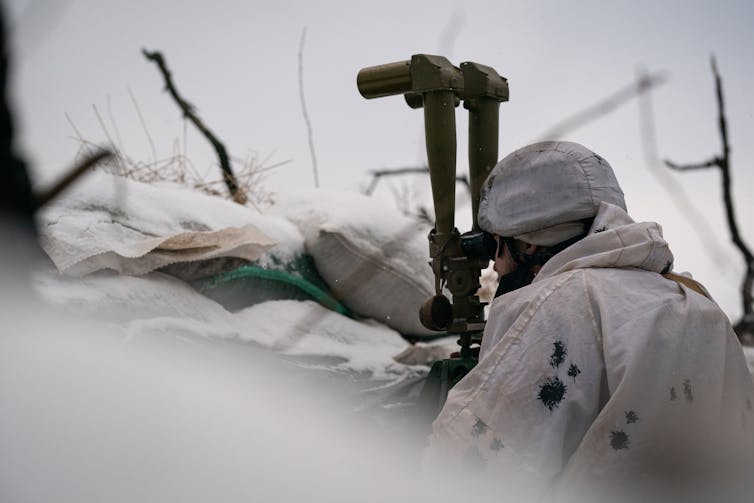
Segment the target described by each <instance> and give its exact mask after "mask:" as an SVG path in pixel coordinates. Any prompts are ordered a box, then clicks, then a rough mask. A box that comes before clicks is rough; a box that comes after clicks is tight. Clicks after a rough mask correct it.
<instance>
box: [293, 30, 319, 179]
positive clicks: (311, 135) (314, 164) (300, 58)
mask: <svg viewBox="0 0 754 503" xmlns="http://www.w3.org/2000/svg"><path fill="white" fill-rule="evenodd" d="M305 41H306V27H304V29H303V30H301V41H300V42H299V45H298V93H299V97H300V98H301V111H302V113H303V114H304V122H305V123H306V131H307V137H308V139H309V154H310V155H311V158H312V170H313V171H314V186H315V187H316V188H319V171H318V169H317V154H316V152H315V151H314V133H313V131H312V122H311V120H310V119H309V113H308V112H307V111H306V97H305V95H304V43H305Z"/></svg>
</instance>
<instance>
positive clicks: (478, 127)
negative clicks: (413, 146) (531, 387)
mask: <svg viewBox="0 0 754 503" xmlns="http://www.w3.org/2000/svg"><path fill="white" fill-rule="evenodd" d="M356 81H357V86H358V89H359V92H360V93H361V95H362V96H363V97H365V98H367V99H371V98H381V97H385V96H392V95H397V94H403V95H404V98H405V100H406V103H407V104H408V105H409V106H410V107H411V108H424V131H425V139H426V148H427V161H428V164H429V174H430V181H431V185H432V199H433V204H434V210H435V226H434V228H433V229H432V231H431V232H430V234H429V256H430V258H431V266H432V271H433V273H434V277H435V296H434V297H432V298H431V299H429V300H428V301H427V302H426V303H425V304H424V306H422V309H421V311H420V318H421V321H422V323H423V324H424V326H426V327H427V328H430V329H432V330H438V331H447V332H448V333H451V334H457V335H458V336H459V345H460V347H461V349H460V354H459V357H458V358H455V359H451V360H444V361H440V362H437V363H436V364H435V367H436V368H435V367H433V369H432V371H431V372H430V377H429V378H428V381H427V385H426V386H425V393H424V395H425V397H426V396H435V395H437V400H438V403H437V410H438V411H439V408H440V407H442V404H443V403H444V401H445V395H446V394H447V390H448V389H450V387H452V385H454V384H455V383H456V382H458V381H459V380H460V379H461V378H462V377H463V375H465V374H466V373H467V372H468V371H469V370H471V368H472V367H473V366H474V364H475V361H476V357H475V351H474V349H473V347H472V346H475V345H477V344H479V343H480V342H481V338H482V333H483V331H484V323H485V321H484V304H483V303H482V302H480V300H479V297H477V296H476V292H477V291H478V290H479V288H480V283H479V277H480V275H481V271H482V269H484V268H486V267H487V265H488V263H489V259H488V258H487V257H485V256H483V254H481V253H478V252H477V250H478V249H479V247H478V246H474V243H476V242H478V241H480V239H481V234H480V229H479V226H478V223H477V216H476V214H477V210H478V208H479V193H480V190H481V187H482V184H483V183H484V180H485V179H486V178H487V175H488V174H489V172H490V170H491V169H492V168H493V167H494V165H495V164H496V163H497V155H498V135H499V120H498V116H499V108H500V103H501V102H504V101H508V97H509V91H508V82H507V80H506V79H505V78H503V77H501V76H500V75H498V73H497V72H496V71H495V70H494V69H492V68H490V67H488V66H484V65H480V64H478V63H473V62H464V63H461V65H460V68H459V67H456V66H453V64H451V63H450V61H448V60H447V59H446V58H444V57H442V56H433V55H428V54H415V55H413V56H411V59H410V60H407V61H399V62H396V63H388V64H384V65H378V66H372V67H368V68H364V69H362V70H361V71H360V72H359V74H358V76H357V79H356ZM461 101H463V106H464V108H466V109H467V110H468V111H469V180H470V186H471V200H472V212H473V226H472V229H471V231H469V232H468V233H465V234H463V235H462V234H461V233H459V232H458V229H456V228H455V186H456V121H455V108H456V106H458V104H459V103H460V102H461ZM444 289H447V290H448V291H449V292H450V294H451V299H450V300H449V299H448V298H447V297H446V296H445V295H444V293H443V290H444ZM433 376H435V377H433ZM437 379H439V381H438V380H437ZM428 388H432V390H428ZM432 400H434V399H432Z"/></svg>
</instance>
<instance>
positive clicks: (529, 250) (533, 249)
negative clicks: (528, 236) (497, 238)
mask: <svg viewBox="0 0 754 503" xmlns="http://www.w3.org/2000/svg"><path fill="white" fill-rule="evenodd" d="M521 243H523V245H524V246H523V249H522V250H521V251H522V252H523V253H524V254H525V255H534V254H535V253H537V252H539V251H542V248H543V247H542V246H537V245H530V244H529V243H524V242H523V241H521Z"/></svg>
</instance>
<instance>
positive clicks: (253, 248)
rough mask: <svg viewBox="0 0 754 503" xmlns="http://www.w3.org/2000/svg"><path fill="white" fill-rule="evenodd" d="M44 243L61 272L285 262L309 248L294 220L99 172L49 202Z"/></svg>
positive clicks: (78, 273) (42, 223)
mask: <svg viewBox="0 0 754 503" xmlns="http://www.w3.org/2000/svg"><path fill="white" fill-rule="evenodd" d="M39 230H40V241H41V244H42V247H43V248H44V250H45V251H46V252H47V254H48V255H49V256H50V258H52V260H53V262H54V263H55V265H56V266H57V268H58V270H59V271H60V272H62V273H64V274H68V275H73V276H83V275H86V274H90V273H92V272H94V271H98V270H101V269H112V270H115V271H118V272H121V273H123V274H130V275H141V274H146V273H148V272H149V271H152V270H154V269H157V268H159V267H163V266H166V265H169V264H173V263H178V262H193V261H200V260H205V259H210V258H219V257H228V258H230V257H233V258H240V259H245V260H249V261H253V260H256V259H260V260H261V261H262V262H264V261H265V260H268V261H269V260H272V255H274V256H275V258H276V259H278V260H281V261H285V260H286V259H289V258H293V257H294V256H296V255H298V254H300V253H302V252H303V236H301V234H300V233H299V232H298V229H297V228H296V227H295V226H293V225H292V224H291V223H290V222H288V221H287V220H285V219H283V218H280V217H276V216H271V215H261V214H259V212H257V211H256V210H253V209H251V208H247V207H244V206H241V205H239V204H236V203H232V202H230V201H226V200H223V199H221V198H218V197H213V196H208V195H204V194H199V193H197V192H196V191H192V190H189V189H186V188H181V187H177V186H175V185H172V184H165V185H159V186H155V185H148V184H144V183H139V182H135V181H133V180H127V179H125V178H122V177H116V176H112V175H108V174H104V173H92V174H89V175H87V176H86V177H85V179H84V180H83V181H82V183H80V184H77V185H76V186H74V187H73V188H72V189H71V190H70V191H68V192H66V193H65V194H63V196H62V197H61V198H60V199H57V200H55V201H54V203H53V204H52V205H51V206H50V207H46V208H45V209H44V211H43V212H42V214H41V216H40V225H39Z"/></svg>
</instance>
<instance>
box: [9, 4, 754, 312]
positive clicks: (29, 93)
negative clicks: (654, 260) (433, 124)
mask: <svg viewBox="0 0 754 503" xmlns="http://www.w3.org/2000/svg"><path fill="white" fill-rule="evenodd" d="M5 3H6V11H7V18H8V19H7V22H8V24H9V25H10V27H11V30H10V31H11V37H12V42H11V46H12V50H13V53H12V56H13V63H14V66H13V71H14V74H13V79H14V88H13V93H12V99H13V101H14V108H15V111H16V112H17V119H18V122H19V124H20V138H19V144H20V147H21V148H22V150H23V152H24V154H25V156H26V157H27V159H29V160H30V161H31V163H32V166H33V173H34V175H35V178H36V180H38V181H39V180H42V181H46V180H49V179H51V178H52V177H54V176H55V175H57V174H60V173H61V172H62V171H63V169H64V168H65V167H66V166H68V165H70V163H71V162H72V160H73V158H74V156H75V154H76V152H77V150H78V143H77V141H75V140H73V139H72V138H71V137H72V136H74V131H73V129H72V127H71V125H70V124H69V123H68V121H67V119H66V114H68V116H69V117H70V118H71V120H72V121H73V122H74V123H75V125H76V126H77V128H78V129H79V130H80V131H81V133H82V135H83V136H84V137H85V138H86V139H87V140H90V141H93V142H96V143H101V144H107V141H108V140H107V136H106V134H105V132H104V131H103V128H102V126H100V124H99V123H98V121H97V117H96V115H95V113H94V110H93V106H96V107H97V108H98V109H99V110H100V113H101V115H102V117H103V119H104V121H105V123H106V127H107V128H108V130H109V132H110V136H111V137H113V138H114V139H115V141H117V142H118V143H120V147H121V148H122V149H123V150H124V151H125V152H126V153H127V154H128V155H129V156H130V157H132V158H134V159H139V160H144V161H149V160H150V159H151V158H152V153H151V148H150V145H149V141H148V140H147V137H146V135H145V134H144V132H143V129H142V126H141V124H140V121H139V118H138V115H137V113H136V111H135V109H134V106H133V104H132V102H131V98H130V96H129V90H130V92H131V93H133V95H134V96H135V98H136V100H137V102H138V105H139V107H140V109H141V112H142V114H143V116H144V120H145V122H146V125H147V128H148V130H149V133H150V135H151V137H152V139H153V141H154V144H155V146H156V150H157V155H158V157H167V156H169V155H170V154H171V152H172V149H173V144H174V142H175V140H176V139H178V140H180V141H183V131H184V124H183V120H182V119H181V116H180V113H179V112H178V110H177V108H176V106H175V104H174V103H173V102H172V101H171V99H170V98H169V96H168V95H167V94H165V93H163V83H162V79H161V77H160V75H159V74H158V73H157V71H156V69H155V67H154V65H152V64H150V63H148V62H147V61H146V60H145V59H144V57H143V56H142V55H141V52H140V50H141V49H142V48H147V49H151V50H160V51H163V53H164V54H165V56H166V58H167V62H168V64H169V66H170V68H171V70H172V72H173V75H174V78H175V80H176V84H177V86H178V89H179V91H180V92H181V93H183V94H184V95H185V97H186V98H187V99H188V100H189V101H190V102H192V103H193V104H195V105H196V107H197V109H198V112H199V114H200V116H201V117H202V118H203V119H204V121H205V122H206V123H207V125H208V126H209V127H210V128H211V129H212V130H213V131H215V132H216V133H217V135H218V136H220V137H221V138H222V139H223V140H224V141H225V143H226V145H227V147H228V148H229V150H230V151H231V152H232V153H233V154H235V155H238V156H241V157H245V156H247V155H250V154H253V155H257V156H258V157H259V158H260V159H265V158H266V159H268V161H267V163H268V164H272V163H275V162H280V161H285V160H288V159H291V162H290V163H288V164H285V165H283V166H281V167H279V168H276V169H275V170H273V171H272V172H271V174H270V176H269V177H268V179H267V180H266V182H265V185H266V188H267V189H268V190H273V191H280V190H285V189H287V188H289V187H296V188H307V187H312V186H313V184H314V182H313V175H312V169H311V160H310V156H309V149H308V143H307V132H306V127H305V123H304V120H303V117H302V113H301V105H300V102H299V88H298V48H299V40H300V37H301V32H302V29H303V28H304V27H307V37H306V44H305V49H304V74H303V76H304V83H305V93H306V99H307V104H308V111H309V115H310V117H311V121H312V125H313V129H314V143H315V147H316V154H317V158H318V163H319V171H320V181H321V186H323V187H326V188H338V189H354V190H358V189H359V188H361V187H363V186H365V185H366V184H367V183H368V182H369V180H370V176H369V174H368V172H369V171H370V170H374V169H380V168H391V167H399V166H406V165H418V164H423V163H424V162H425V154H424V145H423V119H422V114H421V111H419V110H412V109H410V108H408V107H407V106H406V105H405V103H404V102H403V100H402V99H401V98H399V97H392V98H383V99H380V100H369V101H368V100H365V99H363V98H362V97H361V96H360V95H359V94H358V92H357V89H356V85H355V80H356V74H357V72H358V70H359V69H360V68H362V67H365V66H371V65H375V64H381V63H387V62H392V61H398V60H404V59H408V58H410V56H411V55H412V54H417V53H430V54H441V55H444V56H446V57H448V58H449V59H450V60H451V61H452V62H454V63H455V64H459V63H460V62H462V61H476V62H479V63H482V64H486V65H489V66H492V67H494V68H495V69H497V71H498V72H499V73H500V74H501V75H503V76H505V77H507V78H508V79H509V83H510V89H511V100H510V102H509V103H505V104H503V105H502V106H501V119H500V120H501V132H500V153H501V156H502V155H504V154H506V153H508V152H510V151H512V150H514V149H516V148H518V147H521V146H523V145H526V144H527V143H530V142H532V141H535V140H538V139H542V136H543V134H545V133H546V132H547V131H548V130H549V128H550V127H551V126H553V125H554V124H556V123H557V122H559V121H561V120H563V119H565V118H567V117H569V116H571V115H572V114H574V113H576V112H578V111H581V110H583V109H585V108H586V107H588V106H590V105H592V104H595V103H597V102H599V101H601V100H602V99H603V98H605V97H607V96H609V95H610V94H612V93H614V92H615V91H617V90H619V89H621V88H622V87H624V86H626V85H628V84H630V83H631V82H633V81H634V80H635V79H636V77H637V72H639V71H640V70H641V69H642V68H643V69H646V70H649V71H651V72H654V71H666V72H667V75H668V77H669V78H668V80H667V82H666V83H665V84H664V85H661V86H659V87H658V88H656V89H655V90H654V91H653V92H652V94H651V101H652V103H653V105H654V116H655V127H656V133H657V134H656V140H657V148H658V151H659V155H660V156H661V157H663V158H672V159H674V160H676V161H678V162H699V161H704V160H707V159H709V158H710V157H712V156H713V155H715V154H717V153H718V152H719V151H720V139H719V134H718V129H717V122H716V121H717V118H716V113H717V112H716V104H715V101H714V82H713V78H712V74H711V72H710V64H709V58H710V55H711V54H712V53H713V52H714V53H715V54H716V55H717V60H718V64H719V67H720V71H721V73H722V76H723V79H724V86H725V92H726V99H727V112H728V120H729V128H730V140H731V144H732V147H733V154H732V166H733V177H734V181H735V183H736V185H735V198H736V205H737V207H736V209H737V210H738V214H739V218H740V227H741V230H742V233H743V234H744V237H745V238H747V239H748V240H749V243H750V244H752V245H754V202H753V201H752V198H751V195H752V188H754V142H753V141H752V139H753V138H754V88H753V87H752V82H754V69H753V68H752V65H751V62H752V61H753V60H754V33H753V32H752V30H751V26H752V24H753V23H754V4H752V3H751V2H748V1H729V2H724V3H723V2H712V1H666V2H656V1H652V2H650V1H639V0H631V1H610V2H606V1H596V0H589V1H580V2H558V1H512V0H498V1H481V0H467V1H463V2H460V1H454V0H434V1H431V2H429V1H421V2H397V1H383V2H357V1H310V2H300V1H274V2H273V1H269V2H267V1H243V2H242V1H230V0H214V1H212V2H209V1H206V2H198V1H186V0H183V1H179V0H150V1H144V0H132V1H129V2H115V1H108V0H56V1H51V0H12V1H6V2H5ZM639 110H640V107H639V101H637V100H631V101H630V102H628V103H627V104H626V105H624V106H622V107H621V108H619V109H617V110H616V111H614V112H613V113H610V114H609V115H606V116H604V117H602V118H600V119H599V120H597V121H594V122H591V123H589V124H587V125H584V126H582V127H579V128H578V129H575V130H572V131H570V132H569V133H568V134H567V135H566V136H565V137H564V139H568V140H573V141H577V142H580V143H583V144H585V145H586V146H588V147H590V148H591V149H593V150H595V151H596V152H598V153H600V154H601V155H602V156H603V157H605V158H606V159H607V160H608V161H609V162H610V163H611V164H612V165H613V168H614V169H615V171H616V174H617V176H618V179H619V181H620V182H621V184H622V185H623V188H624V191H625V193H626V200H627V204H628V206H629V213H631V214H632V216H633V217H634V218H635V219H637V220H656V221H659V222H660V223H661V224H662V225H663V227H664V229H665V234H666V237H667V239H668V241H669V242H670V245H671V248H672V249H673V251H674V253H675V255H676V269H677V270H689V271H691V272H693V273H694V275H695V277H697V278H698V279H700V280H701V281H702V282H703V283H705V284H706V285H708V287H709V288H710V290H711V291H712V294H713V296H714V297H715V298H716V299H717V300H718V302H720V303H721V304H722V305H723V307H724V309H725V310H726V312H728V313H729V315H731V317H733V318H736V317H737V316H738V314H739V313H740V306H739V303H740V300H739V299H740V295H739V287H738V283H739V282H740V279H741V271H742V270H743V267H742V262H741V259H740V258H739V255H738V252H737V250H735V249H733V248H732V247H731V246H730V245H729V239H728V231H727V226H726V225H727V224H726V221H725V219H724V215H723V208H722V206H721V203H720V201H721V198H720V184H719V174H718V173H717V172H715V171H709V172H694V173H684V174H675V173H668V172H665V171H662V173H663V174H664V175H665V177H666V178H668V180H666V181H665V186H663V185H661V184H660V183H659V181H658V180H659V178H658V176H659V175H657V174H653V172H652V167H651V166H648V163H647V162H646V161H645V153H644V150H643V149H642V141H641V129H640V127H639ZM457 117H458V129H459V159H458V169H459V172H465V171H466V170H467V163H466V160H465V156H466V149H465V142H466V141H467V138H466V136H465V132H464V130H465V127H466V120H465V117H464V111H463V110H462V109H459V110H458V112H457ZM113 123H115V125H113ZM116 129H117V132H116ZM190 129H191V126H189V130H190ZM118 138H119V139H118ZM187 153H188V155H189V157H190V158H191V159H192V162H193V163H194V165H195V166H196V167H197V168H198V169H202V170H205V169H211V165H212V163H213V162H215V161H214V155H213V153H212V151H211V150H209V148H208V147H207V145H206V142H205V141H204V140H203V139H202V138H201V137H199V136H197V135H196V134H195V133H194V132H193V131H191V130H190V131H189V134H188V137H187ZM654 169H657V167H656V166H655V167H654ZM412 183H414V184H425V186H426V187H427V188H428V186H429V181H428V180H416V181H413V182H412ZM673 186H674V187H676V189H675V192H677V191H678V189H677V187H682V189H683V190H684V191H685V193H687V197H688V198H689V200H691V201H693V202H694V203H695V204H696V205H697V206H698V208H699V211H700V212H701V213H703V214H704V215H705V217H706V219H707V220H708V221H709V224H710V225H711V228H712V234H707V237H706V238H705V239H704V240H701V239H699V237H698V234H697V232H696V231H695V229H694V227H697V228H703V224H701V223H699V221H698V220H697V221H696V222H695V223H693V224H692V223H690V221H689V220H690V219H689V217H690V216H692V217H693V214H692V213H690V212H689V211H688V210H684V209H682V207H681V208H679V206H678V205H677V204H675V203H674V202H673V201H674V200H673V198H672V196H670V195H669V194H668V191H667V190H666V189H665V188H663V187H673ZM675 197H677V196H675ZM461 230H462V231H464V230H467V229H461ZM715 247H716V249H717V251H714V252H713V251H712V250H714V249H715Z"/></svg>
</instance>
